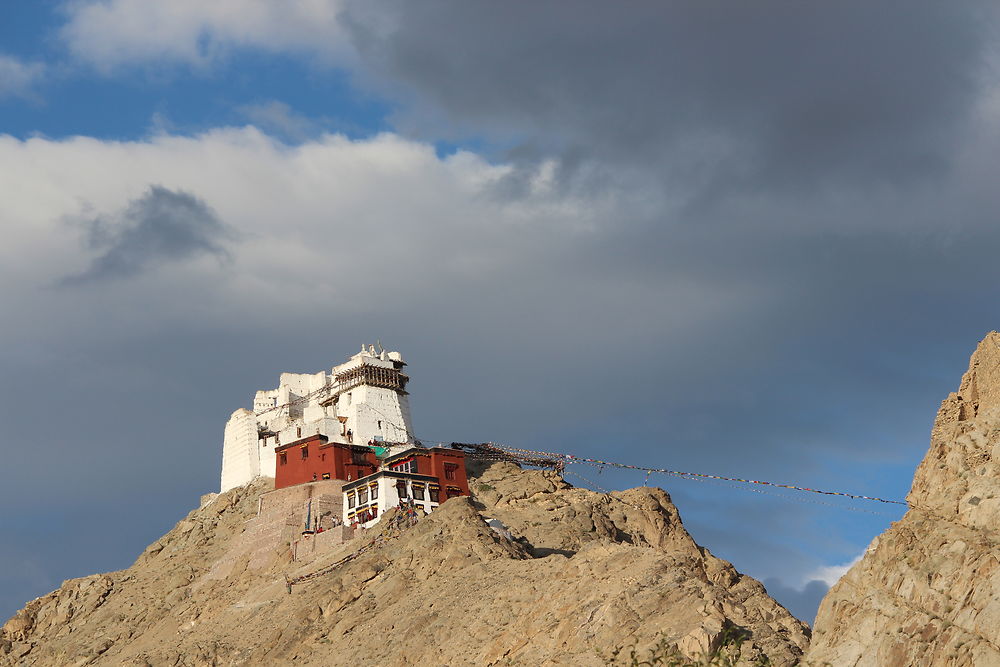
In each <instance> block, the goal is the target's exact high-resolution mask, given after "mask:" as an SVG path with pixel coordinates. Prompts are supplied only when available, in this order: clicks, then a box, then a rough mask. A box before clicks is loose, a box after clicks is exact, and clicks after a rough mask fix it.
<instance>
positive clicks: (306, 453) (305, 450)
mask: <svg viewBox="0 0 1000 667" xmlns="http://www.w3.org/2000/svg"><path fill="white" fill-rule="evenodd" d="M300 451H301V452H302V458H303V459H307V458H309V445H302V447H301V448H300Z"/></svg>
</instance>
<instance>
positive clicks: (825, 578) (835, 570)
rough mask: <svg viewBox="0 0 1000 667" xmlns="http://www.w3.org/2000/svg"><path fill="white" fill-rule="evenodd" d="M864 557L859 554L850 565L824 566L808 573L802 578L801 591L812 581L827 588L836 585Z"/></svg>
mask: <svg viewBox="0 0 1000 667" xmlns="http://www.w3.org/2000/svg"><path fill="white" fill-rule="evenodd" d="M862 556H864V554H863V553H861V554H858V555H857V557H856V558H854V559H853V560H851V561H850V562H848V563H843V564H841V565H823V566H821V567H818V568H816V569H815V570H813V571H811V572H808V573H807V574H806V575H805V576H804V577H802V582H801V586H800V589H802V588H805V587H806V586H807V585H809V582H811V581H822V582H823V583H824V584H826V585H827V586H833V585H834V584H835V583H837V582H838V581H840V578H841V577H843V576H844V575H845V574H847V571H848V570H850V569H851V568H852V567H854V566H855V565H857V564H858V562H860V561H861V557H862Z"/></svg>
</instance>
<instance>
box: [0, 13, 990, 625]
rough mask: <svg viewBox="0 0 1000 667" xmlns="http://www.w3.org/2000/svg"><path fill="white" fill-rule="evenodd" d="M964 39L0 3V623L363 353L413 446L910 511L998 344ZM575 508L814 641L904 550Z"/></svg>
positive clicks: (594, 478) (123, 561) (798, 28)
mask: <svg viewBox="0 0 1000 667" xmlns="http://www.w3.org/2000/svg"><path fill="white" fill-rule="evenodd" d="M997 18H998V10H997V8H996V5H995V4H994V3H990V2H975V1H969V2H964V1H963V2H955V3H941V2H937V1H936V0H934V1H931V0H926V1H924V0H909V1H908V2H905V3H903V2H889V1H886V0H864V1H863V2H861V1H854V0H842V1H841V2H836V3H818V2H791V1H787V0H786V1H778V0H761V1H760V2H755V3H729V2H720V1H716V0H689V1H680V0H677V1H667V2H664V1H657V2H652V1H642V0H640V1H638V2H631V3H628V5H627V6H622V5H617V4H614V3H607V2H598V1H596V0H593V1H592V0H579V1H577V2H574V3H566V2H552V1H545V0H540V1H537V2H531V3H495V2H483V1H479V0H450V1H449V0H426V1H425V2H421V3H413V2H404V1H402V0H384V1H383V2H378V3H372V2H365V1H353V0H270V1H261V0H216V1H215V2H211V3H205V2H199V1H196V0H174V1H172V2H169V3H167V2H164V3H154V2H146V1H144V0H99V1H98V0H72V1H65V2H63V1H57V0H37V1H31V2H29V1H28V0H7V1H6V2H3V3H0V232H2V239H3V242H2V243H0V307H2V309H0V312H2V314H3V317H2V320H0V340H2V342H3V344H2V346H0V378H3V382H2V383H0V421H2V423H3V425H4V429H3V433H2V435H0V451H2V454H3V461H4V463H3V465H2V466H0V502H2V503H3V507H4V511H3V512H2V513H0V535H3V540H2V541H0V617H6V616H8V615H10V614H12V613H13V612H14V611H15V610H16V609H18V608H19V607H21V606H22V605H23V604H24V602H25V601H27V600H29V599H31V598H33V597H35V596H38V595H42V594H45V593H46V592H48V591H50V590H52V589H54V588H56V587H58V586H59V584H60V583H61V581H63V580H64V579H68V578H71V577H78V576H85V575H88V574H92V573H95V572H100V571H108V570H114V569H120V568H124V567H127V566H128V565H129V564H130V563H131V562H132V561H133V560H134V558H135V557H136V556H137V555H138V554H139V553H140V552H141V551H142V549H143V548H144V547H145V546H146V545H147V544H148V543H150V542H151V541H153V540H154V539H155V538H156V537H158V536H159V535H161V534H163V533H164V532H166V531H167V530H169V529H170V528H171V527H172V526H173V524H174V523H175V522H176V521H178V520H179V519H181V518H182V517H183V516H184V514H186V512H188V511H189V510H190V509H192V508H193V507H195V506H197V503H198V498H199V496H200V495H201V494H203V493H207V492H211V491H215V490H217V488H218V485H219V471H220V466H221V454H222V433H223V427H224V424H225V422H226V420H227V419H228V417H229V415H230V413H231V412H232V411H233V410H235V409H236V408H240V407H250V401H251V398H252V395H253V392H254V391H255V390H257V389H269V388H273V387H275V386H277V379H278V375H279V374H280V373H281V372H284V371H293V372H316V371H319V370H321V369H329V368H331V367H332V366H334V365H336V364H339V363H341V362H343V361H344V360H345V359H346V358H347V356H348V355H350V354H352V353H354V352H355V351H356V350H357V349H358V347H359V345H360V344H361V343H363V342H364V343H373V342H375V341H376V340H380V341H381V342H382V344H384V345H385V347H386V348H388V349H396V350H399V351H401V352H402V354H403V355H404V357H405V358H406V360H407V361H408V363H409V366H408V369H409V372H410V375H411V377H412V381H411V384H410V387H409V388H410V390H411V397H410V398H411V404H412V409H413V418H414V428H415V430H416V432H417V435H418V436H420V437H421V438H424V439H427V440H433V441H438V440H441V441H465V442H470V441H475V442H482V441H494V442H500V443H506V444H509V445H512V446H519V447H525V448H531V449H542V450H547V451H560V452H570V453H574V454H578V455H581V456H590V457H595V458H601V459H604V460H614V461H620V462H623V463H629V464H634V465H641V466H650V467H657V468H669V469H673V470H682V471H691V472H699V473H707V474H713V475H722V476H730V477H739V478H753V479H764V480H770V481H775V482H780V483H790V484H796V485H801V486H807V487H812V488H821V489H829V490H834V491H843V492H848V493H855V494H864V495H872V496H880V497H884V498H890V499H902V498H903V497H905V495H906V493H907V491H908V489H909V485H910V481H911V478H912V474H913V470H914V468H915V466H916V464H917V463H918V462H919V461H920V459H921V458H922V456H923V455H924V453H925V451H926V448H927V441H928V436H929V431H930V426H931V423H932V421H933V418H934V415H935V412H936V410H937V407H938V405H939V403H940V401H941V400H942V399H943V398H944V397H945V396H946V395H947V393H948V392H949V391H952V390H953V389H955V388H956V387H957V385H958V381H959V378H960V376H961V373H962V372H963V371H964V370H965V368H966V366H967V363H968V357H969V355H970V354H971V352H972V351H973V349H974V348H975V345H976V343H977V341H978V340H980V339H981V338H982V336H983V335H985V334H986V333H987V332H988V331H990V330H993V329H996V328H998V310H997V303H998V296H1000V295H998V285H1000V282H998V280H997V278H998V275H997V274H998V273H1000V270H998V267H1000V262H997V260H996V255H997V251H998V248H1000V225H998V222H1000V221H998V211H1000V190H998V188H997V187H996V174H997V173H1000V157H998V156H1000V124H998V120H1000V86H998V84H1000V77H998V69H997V65H998V57H997V56H998V54H997V49H996V46H997V44H998V41H997V37H998V30H997ZM571 472H575V473H576V474H578V475H581V476H582V477H574V476H572V475H570V476H569V477H568V480H569V481H570V482H572V483H574V484H579V485H581V486H589V487H590V488H608V489H621V488H628V487H632V486H639V485H642V484H644V483H645V484H650V485H656V486H662V487H663V488H665V489H666V490H667V491H668V492H669V493H670V494H671V496H672V497H673V499H674V501H675V502H676V503H677V505H678V507H679V509H680V511H681V515H682V517H683V519H684V521H685V525H686V526H687V528H688V530H689V531H690V532H691V533H692V535H693V536H694V538H695V539H696V540H697V541H698V542H699V543H700V544H702V545H703V546H706V547H707V548H709V549H710V550H711V551H712V552H713V553H715V554H716V555H719V556H721V557H723V558H726V559H728V560H730V561H732V562H733V563H734V564H735V565H736V567H737V568H738V569H739V570H741V571H743V572H746V573H748V574H750V575H752V576H754V577H756V578H758V579H760V580H762V581H764V582H765V584H766V586H767V588H768V590H769V591H770V592H771V593H772V595H774V596H775V597H776V598H777V599H778V600H779V601H780V602H782V603H783V604H785V605H786V606H788V607H789V609H790V610H791V611H792V612H793V613H795V614H796V615H798V616H799V617H800V618H802V619H803V620H805V621H807V622H811V621H812V617H813V615H814V614H815V610H816V607H817V605H818V603H819V600H820V598H821V597H822V595H823V593H824V592H825V591H826V589H827V588H828V587H829V586H830V585H831V584H832V583H834V582H835V581H836V579H837V577H838V576H839V575H840V573H842V572H843V571H844V569H845V568H846V566H847V565H848V564H850V563H851V562H853V561H854V560H855V559H856V558H857V557H858V556H859V555H860V554H861V553H862V552H863V551H864V549H865V547H866V546H867V545H868V543H869V542H870V541H871V540H872V538H873V537H875V536H876V535H877V534H878V533H880V532H881V531H883V530H885V529H886V528H887V527H888V526H889V524H890V522H891V521H893V520H896V519H898V518H899V517H900V515H901V512H900V508H899V507H898V506H893V505H883V504H872V503H864V502H860V501H847V500H845V499H844V498H838V497H832V496H814V495H808V497H806V495H804V494H796V493H794V492H791V491H784V490H781V491H780V492H778V491H779V490H776V489H767V488H765V487H754V488H751V489H748V488H743V487H739V485H735V486H734V485H730V484H725V483H718V482H714V481H709V482H696V481H689V480H685V479H678V478H671V477H665V476H659V475H653V476H651V477H650V478H648V479H647V478H646V477H645V476H644V475H643V474H641V473H634V472H621V471H614V470H611V469H607V470H599V469H593V468H584V469H580V470H576V471H572V470H571ZM754 491H758V492H754ZM760 491H767V493H761V492H760Z"/></svg>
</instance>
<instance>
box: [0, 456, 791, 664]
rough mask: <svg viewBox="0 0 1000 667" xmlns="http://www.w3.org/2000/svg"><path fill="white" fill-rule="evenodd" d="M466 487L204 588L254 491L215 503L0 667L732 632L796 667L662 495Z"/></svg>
mask: <svg viewBox="0 0 1000 667" xmlns="http://www.w3.org/2000/svg"><path fill="white" fill-rule="evenodd" d="M475 472H477V473H478V474H477V475H475V476H474V477H473V479H472V485H473V491H474V494H475V495H474V496H473V498H469V499H466V498H455V499H452V500H449V501H448V502H446V503H445V504H443V505H442V506H441V507H440V508H439V509H438V510H436V511H435V512H434V513H432V514H431V515H430V516H427V517H424V518H422V519H420V520H419V521H417V522H416V524H415V525H413V526H412V527H408V528H405V530H396V529H392V528H391V527H389V525H388V521H387V520H383V522H381V523H380V524H379V526H383V527H382V528H381V529H378V528H376V529H373V530H371V531H367V532H366V533H362V534H361V535H359V536H358V537H357V538H355V539H354V540H352V541H351V542H348V543H347V544H344V545H343V546H341V547H338V548H336V549H332V550H329V551H326V552H324V553H320V554H319V555H317V556H316V557H315V558H313V559H312V560H310V561H306V562H291V559H290V555H289V554H288V553H287V552H288V548H287V547H286V548H284V549H281V548H279V549H278V550H277V551H278V553H276V554H275V557H274V559H273V560H272V562H271V563H270V564H269V565H268V566H267V567H265V568H262V569H252V568H250V567H248V566H249V562H250V561H249V556H246V557H244V558H243V559H242V561H241V562H238V563H236V564H235V565H233V566H232V567H231V568H228V567H227V575H226V576H224V577H220V576H218V575H217V574H211V576H210V573H213V572H215V573H217V571H218V568H216V570H213V565H214V564H215V563H216V562H218V561H219V560H220V559H223V558H227V557H228V556H227V554H231V553H232V551H231V549H229V545H230V544H231V543H233V542H234V541H235V540H238V539H240V536H241V531H242V526H243V525H244V524H245V523H246V522H247V521H248V520H251V519H252V518H253V517H254V516H255V514H256V511H257V498H259V497H260V495H261V494H262V493H263V492H264V491H265V490H266V488H264V486H263V485H259V484H258V485H257V486H251V487H244V488H240V489H234V490H232V491H229V492H227V493H225V494H223V495H222V496H220V497H218V498H217V499H215V500H214V501H213V502H212V503H210V504H208V505H207V506H205V507H202V508H200V509H198V510H195V511H193V512H192V513H191V514H190V515H188V517H187V518H186V519H184V520H183V521H181V522H180V523H179V524H178V525H177V527H175V528H174V529H173V530H172V531H171V532H170V533H168V534H167V535H165V536H164V537H163V538H161V539H160V540H158V541H157V542H156V543H155V544H153V545H151V546H150V547H149V548H148V549H147V550H146V551H145V552H144V553H143V555H142V556H140V558H139V559H138V560H137V561H136V563H135V564H134V565H133V566H132V567H131V568H129V569H127V570H123V571H120V572H112V573H109V574H106V575H97V576H94V577H87V578H84V579H76V580H71V581H68V582H66V583H65V584H63V586H62V587H61V588H60V589H59V590H57V591H55V592H53V593H51V594H49V595H47V596H45V597H43V598H39V599H38V600H34V601H32V602H30V603H29V604H28V605H27V606H26V607H25V609H23V610H22V611H20V612H19V613H18V614H17V615H16V616H15V617H14V618H13V619H11V620H10V621H8V623H7V624H6V625H5V626H4V628H3V632H2V637H0V665H3V666H4V667H6V666H10V665H60V666H62V665H78V666H81V667H82V666H83V665H145V666H148V667H160V666H161V665H171V666H173V665H192V666H194V665H282V664H292V663H294V664H296V665H330V664H378V665H409V664H425V665H426V664H434V665H453V666H457V665H497V664H503V665H584V666H586V665H603V664H607V663H609V662H613V661H614V656H615V655H616V654H617V653H618V652H621V655H622V656H626V655H629V653H630V651H631V650H632V649H633V648H635V649H636V650H637V651H638V652H639V654H640V655H643V654H644V653H643V652H645V651H648V650H649V649H651V648H652V647H653V646H654V645H656V644H657V643H658V642H665V643H666V644H668V645H672V646H677V647H678V648H679V649H680V650H681V651H683V652H685V653H686V654H688V655H692V656H693V655H696V654H698V653H701V652H704V651H706V650H709V649H713V648H715V647H717V646H718V645H719V644H720V642H722V641H723V640H724V638H725V636H726V632H727V631H730V630H731V629H733V628H736V629H738V630H739V632H740V633H741V634H742V636H743V637H746V638H747V639H746V641H744V642H743V644H742V646H741V647H740V649H739V650H740V651H741V654H740V656H741V658H742V661H743V663H746V664H749V663H750V662H751V661H753V660H756V659H759V658H762V657H764V656H767V657H769V658H770V659H771V660H772V661H773V664H775V665H791V664H794V663H795V662H797V660H798V659H799V657H801V655H802V652H803V650H804V649H805V647H806V644H807V641H808V632H809V631H808V627H807V626H805V625H804V624H802V623H800V622H799V621H797V620H795V619H794V618H792V616H791V615H790V614H789V613H788V612H787V611H786V610H785V609H784V608H782V607H781V606H780V605H778V603H776V602H775V601H774V600H772V599H771V598H770V597H768V596H767V594H766V592H765V591H764V588H763V587H762V586H761V584H760V583H758V582H756V581H755V580H753V579H751V578H749V577H746V576H744V575H741V574H740V573H738V572H737V571H736V570H735V569H734V568H733V567H732V566H731V565H730V564H729V563H726V562H725V561H722V560H720V559H718V558H716V557H714V556H712V555H711V554H710V553H708V552H707V551H706V550H704V549H701V548H699V547H698V545H697V544H695V543H694V541H693V540H692V539H691V537H690V536H689V535H688V534H687V532H686V531H685V530H684V528H683V526H682V525H681V523H680V518H679V516H678V514H677V510H676V508H674V506H673V504H672V503H671V502H670V498H669V496H668V495H667V494H666V493H665V492H663V491H661V490H659V489H651V488H642V489H632V490H630V491H626V492H621V493H614V494H610V495H609V494H600V493H595V492H591V491H587V490H583V489H576V488H573V487H571V486H569V485H568V484H566V483H565V482H564V481H563V480H562V478H561V477H559V476H558V475H556V474H555V473H552V472H541V471H524V470H521V469H519V468H517V467H516V466H514V465H513V464H510V463H495V464H492V465H488V466H482V467H481V468H480V469H479V470H478V471H475ZM484 518H488V519H490V520H492V521H493V524H492V525H493V526H495V527H493V528H491V527H490V526H489V525H487V523H486V522H485V521H484ZM498 521H499V522H502V525H500V524H498V523H497V522H498ZM379 532H382V533H384V534H385V535H386V536H387V539H385V540H384V541H383V542H381V543H380V544H378V545H377V546H375V547H373V548H370V549H368V550H366V551H363V552H361V555H360V556H358V557H356V558H355V559H354V560H351V561H349V562H347V563H345V564H343V565H341V566H339V567H337V568H335V569H333V570H332V571H330V572H329V573H326V574H323V575H322V576H318V577H315V578H313V579H311V580H309V581H306V582H303V583H300V584H296V585H295V586H294V587H293V588H292V592H291V594H289V593H288V592H287V589H286V586H285V578H284V577H285V575H286V574H287V575H290V576H292V577H293V578H294V577H296V576H300V575H304V574H309V573H314V572H319V571H323V570H325V569H327V568H328V566H329V565H330V564H331V563H334V562H336V561H338V560H339V559H341V558H342V557H344V556H345V555H347V554H350V553H352V552H358V549H359V547H361V546H363V545H365V544H368V543H371V542H372V540H373V538H374V537H376V535H377V534H378V533H379ZM626 662H627V661H626Z"/></svg>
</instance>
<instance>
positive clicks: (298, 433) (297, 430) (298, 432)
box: [295, 426, 302, 438]
mask: <svg viewBox="0 0 1000 667" xmlns="http://www.w3.org/2000/svg"><path fill="white" fill-rule="evenodd" d="M295 437H296V438H301V437H302V427H301V426H296V427H295Z"/></svg>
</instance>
